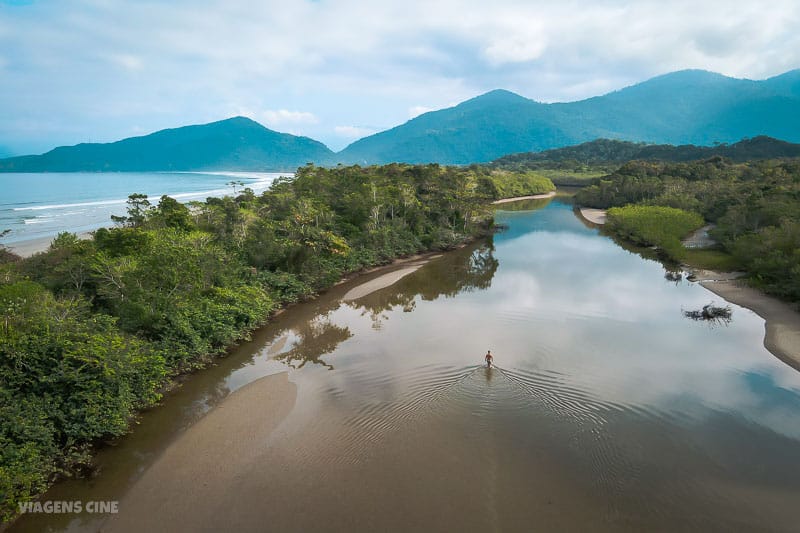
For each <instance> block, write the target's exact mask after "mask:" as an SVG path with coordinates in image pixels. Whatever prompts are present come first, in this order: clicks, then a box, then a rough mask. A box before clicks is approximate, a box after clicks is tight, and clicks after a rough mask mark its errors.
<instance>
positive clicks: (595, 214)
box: [578, 207, 607, 226]
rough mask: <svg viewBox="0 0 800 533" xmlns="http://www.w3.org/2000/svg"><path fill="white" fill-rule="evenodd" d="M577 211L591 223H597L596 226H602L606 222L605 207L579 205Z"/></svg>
mask: <svg viewBox="0 0 800 533" xmlns="http://www.w3.org/2000/svg"><path fill="white" fill-rule="evenodd" d="M578 212H579V213H580V215H581V216H582V217H583V218H584V219H586V220H587V221H589V222H591V223H592V224H597V225H598V226H602V225H603V224H605V223H606V218H607V213H606V210H605V209H595V208H593V207H581V208H579V209H578Z"/></svg>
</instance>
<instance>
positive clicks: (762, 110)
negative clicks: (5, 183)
mask: <svg viewBox="0 0 800 533" xmlns="http://www.w3.org/2000/svg"><path fill="white" fill-rule="evenodd" d="M758 136H770V137H774V138H777V139H783V140H785V141H789V142H800V69H799V70H792V71H790V72H786V73H785V74H781V75H780V76H775V77H772V78H769V79H766V80H761V81H753V80H744V79H736V78H729V77H726V76H723V75H721V74H715V73H712V72H706V71H702V70H685V71H679V72H673V73H670V74H665V75H662V76H658V77H655V78H652V79H650V80H647V81H645V82H642V83H639V84H636V85H633V86H630V87H626V88H624V89H621V90H618V91H614V92H611V93H608V94H606V95H603V96H596V97H593V98H588V99H586V100H581V101H577V102H569V103H553V104H544V103H540V102H535V101H533V100H530V99H528V98H524V97H522V96H520V95H518V94H515V93H512V92H509V91H505V90H494V91H491V92H488V93H486V94H483V95H481V96H478V97H476V98H472V99H470V100H467V101H465V102H462V103H461V104H459V105H457V106H454V107H451V108H447V109H441V110H438V111H431V112H428V113H425V114H423V115H420V116H418V117H416V118H414V119H411V120H409V121H408V122H406V123H405V124H402V125H399V126H396V127H394V128H391V129H388V130H386V131H382V132H380V133H376V134H374V135H370V136H369V137H365V138H363V139H359V140H358V141H355V142H354V143H352V144H350V145H349V146H347V147H346V148H345V149H344V150H342V151H341V152H339V153H336V154H334V153H333V152H332V151H331V150H330V149H328V148H327V147H326V146H325V145H324V144H322V143H320V142H318V141H315V140H313V139H310V138H308V137H298V136H294V135H289V134H286V133H278V132H276V131H273V130H270V129H268V128H265V127H264V126H262V125H261V124H258V123H257V122H254V121H252V120H250V119H247V118H244V117H235V118H231V119H227V120H222V121H219V122H213V123H210V124H204V125H197V126H185V127H182V128H175V129H169V130H162V131H158V132H155V133H152V134H150V135H146V136H143V137H132V138H129V139H124V140H121V141H118V142H115V143H107V144H79V145H76V146H68V147H59V148H56V149H54V150H51V151H50V152H47V153H46V154H42V155H38V156H21V157H12V158H6V159H0V172H45V171H124V170H128V171H148V170H242V171H266V170H293V169H295V168H297V167H298V166H302V165H304V164H305V163H308V162H313V163H315V164H318V165H331V164H337V163H345V164H356V163H357V164H362V165H364V164H366V165H371V164H384V163H390V162H405V163H432V162H435V163H441V164H470V163H486V162H489V161H493V160H495V159H497V158H499V157H501V156H504V155H507V154H514V153H520V152H541V151H543V150H549V149H553V148H560V147H564V146H571V145H576V144H580V143H584V142H587V141H592V140H595V139H599V138H604V139H617V140H623V141H632V142H646V143H652V144H670V145H700V146H708V145H712V144H715V143H734V142H737V141H739V140H740V139H743V138H751V137H758Z"/></svg>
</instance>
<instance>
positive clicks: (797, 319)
mask: <svg viewBox="0 0 800 533" xmlns="http://www.w3.org/2000/svg"><path fill="white" fill-rule="evenodd" d="M724 277H725V276H724V275H717V276H716V279H708V280H703V281H701V282H700V284H701V285H702V286H703V287H705V288H706V289H708V290H710V291H711V292H713V293H714V294H717V295H718V296H721V297H722V298H725V299H726V300H727V301H729V302H731V303H734V304H736V305H740V306H742V307H746V308H748V309H750V310H751V311H753V312H755V313H756V314H757V315H758V316H760V317H761V318H763V319H764V329H765V334H764V347H765V348H766V349H767V350H769V351H770V352H771V353H772V354H773V355H775V356H776V357H777V358H778V359H780V360H781V361H784V362H785V363H786V364H788V365H789V366H791V367H793V368H796V369H797V370H800V313H798V312H797V311H795V310H794V309H792V307H790V306H789V305H788V304H786V303H784V302H782V301H780V300H778V299H777V298H773V297H772V296H768V295H766V294H764V293H762V292H761V291H758V290H756V289H753V288H751V287H747V286H745V285H744V284H743V283H742V282H741V281H736V280H735V279H724Z"/></svg>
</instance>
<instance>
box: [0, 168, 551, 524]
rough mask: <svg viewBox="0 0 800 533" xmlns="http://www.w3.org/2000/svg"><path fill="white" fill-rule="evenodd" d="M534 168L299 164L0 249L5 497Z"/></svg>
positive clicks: (447, 244) (484, 212)
mask: <svg viewBox="0 0 800 533" xmlns="http://www.w3.org/2000/svg"><path fill="white" fill-rule="evenodd" d="M553 189H554V186H553V184H552V183H551V182H550V181H549V180H547V179H546V178H541V177H539V176H536V175H532V174H527V175H513V174H511V173H507V172H497V171H494V172H490V171H487V170H486V169H482V168H478V167H471V168H454V167H440V166H439V165H427V166H409V165H388V166H384V167H366V168H361V167H358V166H355V167H337V168H333V169H323V168H319V167H315V166H311V165H309V166H306V167H302V168H300V169H299V170H298V171H297V173H296V175H295V177H294V178H293V179H286V178H283V179H280V180H279V181H276V182H275V183H274V184H273V186H272V188H271V189H270V190H269V191H267V192H265V193H264V194H262V195H260V196H256V195H254V194H253V192H252V191H250V190H248V189H245V190H244V191H241V192H240V194H238V195H236V196H235V197H225V198H209V199H208V200H207V201H206V202H203V203H194V204H190V205H188V206H187V205H184V204H181V203H179V202H177V201H175V200H174V199H172V198H169V197H166V196H165V197H162V198H161V199H160V200H159V201H158V203H157V204H156V205H151V204H150V202H149V200H148V199H147V197H146V196H144V195H141V194H133V195H131V196H130V198H129V200H128V210H127V215H126V216H122V217H114V222H115V227H113V228H110V229H100V230H97V231H96V232H95V233H94V235H93V238H91V239H89V240H81V239H78V238H77V237H76V236H75V235H73V234H68V233H64V234H61V235H59V236H58V238H56V239H55V240H54V241H53V243H52V245H51V246H50V248H49V250H48V251H46V252H44V253H40V254H37V255H34V256H33V257H30V258H28V259H25V260H21V259H19V258H18V257H15V256H13V255H12V254H10V253H8V251H6V250H2V249H0V252H2V253H0V305H1V306H2V314H3V317H2V324H1V325H0V502H1V507H0V513H1V514H2V517H3V519H9V518H10V517H12V516H13V515H14V514H15V512H16V509H17V503H18V502H21V501H25V500H29V499H31V498H34V497H36V496H37V495H38V494H39V493H41V492H42V491H43V490H45V489H46V487H47V486H48V485H49V483H51V482H52V480H53V479H54V478H55V477H56V476H57V475H73V474H74V473H75V472H76V471H78V470H80V469H81V467H84V466H86V465H88V464H90V460H91V450H92V446H93V445H94V444H96V443H97V442H98V441H101V440H102V439H108V438H113V437H115V436H119V435H122V434H124V433H125V432H126V431H128V428H129V424H130V422H131V419H132V417H134V416H135V414H136V412H137V411H138V410H140V409H143V408H146V407H148V406H151V405H153V404H155V403H157V402H158V401H159V400H160V398H161V395H162V393H163V391H164V390H165V387H167V386H168V385H169V383H170V381H171V379H172V378H174V377H175V376H176V375H177V374H179V373H181V372H186V371H190V370H193V369H196V368H199V367H202V366H203V365H205V364H207V363H208V362H209V361H210V360H211V358H213V357H214V356H216V355H219V354H221V353H224V351H225V350H226V348H228V347H230V346H231V345H232V344H233V343H235V342H236V341H237V340H239V339H242V338H243V337H245V336H246V335H247V334H248V332H249V331H251V330H253V329H254V328H255V327H257V326H259V325H260V324H262V323H264V322H265V321H266V320H267V319H268V317H269V316H270V313H271V312H272V311H273V310H275V309H276V308H277V307H279V306H281V305H284V304H287V303H290V302H294V301H298V300H301V299H306V298H309V297H311V296H313V295H314V294H315V293H316V292H318V291H321V290H323V289H325V288H327V287H329V286H330V285H331V284H333V283H334V282H336V281H337V280H339V279H340V278H341V277H342V276H343V275H344V274H346V273H349V272H354V271H358V270H359V269H362V268H364V267H367V266H371V265H377V264H384V263H388V262H390V261H391V260H392V259H393V258H396V257H398V256H403V255H407V254H413V253H417V252H422V251H426V250H443V249H449V248H453V247H455V246H457V245H459V244H461V243H464V242H466V241H469V240H472V239H474V238H476V237H478V236H481V235H486V234H488V233H489V232H490V231H491V224H492V218H491V210H490V208H489V205H488V203H489V201H491V200H494V199H498V198H501V197H505V196H507V195H525V194H537V193H541V192H547V191H550V190H553Z"/></svg>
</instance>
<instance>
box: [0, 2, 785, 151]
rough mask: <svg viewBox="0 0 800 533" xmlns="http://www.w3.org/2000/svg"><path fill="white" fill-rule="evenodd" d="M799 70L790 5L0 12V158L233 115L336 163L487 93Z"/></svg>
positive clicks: (568, 97) (17, 7)
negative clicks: (299, 141) (318, 146)
mask: <svg viewBox="0 0 800 533" xmlns="http://www.w3.org/2000/svg"><path fill="white" fill-rule="evenodd" d="M798 67H800V2H798V1H797V0H771V1H770V2H769V3H768V4H762V3H760V2H752V1H746V2H744V1H739V0H724V1H716V0H712V1H705V0H687V1H684V0H678V1H670V0H661V1H649V0H643V1H635V2H634V1H618V0H559V1H536V0H528V1H516V0H494V1H492V2H486V1H455V0H436V1H431V0H373V1H371V2H368V1H364V0H341V1H335V0H316V1H310V0H298V1H295V0H281V1H272V0H264V1H252V2H246V1H239V0H191V1H189V0H171V1H169V2H167V1H150V0H136V1H133V0H132V1H127V2H126V1H118V0H74V1H73V0H0V157H2V156H9V155H19V154H28V153H42V152H44V151H47V150H49V149H51V148H53V147H55V146H59V145H70V144H76V143H79V142H109V141H114V140H118V139H121V138H125V137H130V136H135V135H143V134H146V133H150V132H152V131H156V130H159V129H163V128H169V127H178V126H182V125H187V124H200V123H206V122H212V121H215V120H220V119H224V118H228V117H231V116H236V115H243V116H247V117H250V118H252V119H254V120H256V121H258V122H260V123H262V124H264V125H265V126H267V127H269V128H272V129H274V130H278V131H282V132H288V133H293V134H296V135H306V136H309V137H312V138H315V139H317V140H320V141H322V142H324V143H325V144H327V145H328V146H329V147H330V148H332V149H334V150H339V149H341V148H343V147H344V146H346V145H347V144H349V143H350V142H352V141H354V140H356V139H358V138H360V137H363V136H366V135H369V134H371V133H375V132H377V131H380V130H384V129H387V128H390V127H394V126H396V125H399V124H402V123H404V122H406V121H407V120H409V119H411V118H413V117H414V116H416V115H419V114H420V113H423V112H426V111H429V110H433V109H440V108H443V107H449V106H452V105H455V104H457V103H458V102H461V101H463V100H466V99H468V98H472V97H474V96H477V95H479V94H482V93H484V92H487V91H490V90H492V89H497V88H502V89H508V90H511V91H514V92H516V93H518V94H521V95H523V96H526V97H528V98H532V99H534V100H537V101H541V102H556V101H574V100H580V99H583V98H587V97H591V96H596V95H599V94H604V93H607V92H609V91H612V90H616V89H620V88H622V87H625V86H628V85H632V84H634V83H637V82H640V81H644V80H646V79H648V78H650V77H653V76H656V75H659V74H664V73H667V72H671V71H675V70H682V69H686V68H700V69H705V70H711V71H714V72H720V73H722V74H725V75H728V76H733V77H738V78H750V79H764V78H767V77H771V76H774V75H777V74H781V73H783V72H785V71H788V70H792V69H795V68H798Z"/></svg>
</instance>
